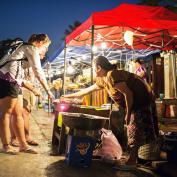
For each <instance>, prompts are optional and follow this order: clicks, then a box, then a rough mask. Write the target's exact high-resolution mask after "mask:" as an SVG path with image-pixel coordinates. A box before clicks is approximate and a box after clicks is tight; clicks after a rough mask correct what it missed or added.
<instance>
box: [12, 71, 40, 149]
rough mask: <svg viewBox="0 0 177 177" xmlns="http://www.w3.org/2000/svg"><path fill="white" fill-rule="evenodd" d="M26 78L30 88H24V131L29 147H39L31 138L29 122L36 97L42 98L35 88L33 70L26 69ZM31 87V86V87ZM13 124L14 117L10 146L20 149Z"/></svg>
mask: <svg viewBox="0 0 177 177" xmlns="http://www.w3.org/2000/svg"><path fill="white" fill-rule="evenodd" d="M24 78H25V80H26V82H27V81H28V87H29V89H30V90H31V91H30V90H29V89H26V88H24V87H23V88H22V95H21V96H22V97H23V103H22V104H23V112H22V115H23V120H24V131H25V138H26V142H27V143H28V145H32V146H38V143H37V142H36V141H34V140H33V139H32V138H31V137H30V125H29V123H30V122H29V120H30V114H31V111H32V108H33V106H34V104H35V96H41V93H40V91H39V90H38V89H37V88H35V87H34V84H32V83H34V74H33V71H32V68H27V69H25V72H24ZM29 85H30V86H29ZM12 122H13V115H12V118H11V121H10V132H11V142H10V145H12V146H14V147H19V142H18V140H17V138H16V136H15V133H14V131H13V128H12Z"/></svg>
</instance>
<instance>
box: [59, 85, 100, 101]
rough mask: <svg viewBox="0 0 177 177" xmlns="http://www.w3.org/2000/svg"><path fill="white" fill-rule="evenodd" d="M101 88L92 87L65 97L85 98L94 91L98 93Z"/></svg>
mask: <svg viewBox="0 0 177 177" xmlns="http://www.w3.org/2000/svg"><path fill="white" fill-rule="evenodd" d="M100 89H101V88H100V87H98V86H97V85H96V84H94V85H92V86H90V87H87V88H85V89H83V90H81V91H79V92H76V93H72V94H68V95H63V97H64V98H74V97H81V96H84V95H86V94H88V93H90V92H93V91H96V90H100Z"/></svg>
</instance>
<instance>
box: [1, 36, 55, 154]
mask: <svg viewBox="0 0 177 177" xmlns="http://www.w3.org/2000/svg"><path fill="white" fill-rule="evenodd" d="M50 43H51V41H50V39H49V37H48V36H47V35H46V34H33V35H31V37H30V38H29V40H28V43H27V44H23V45H21V46H20V47H19V48H18V49H17V50H16V51H15V52H13V53H12V55H10V56H9V57H10V59H11V62H8V63H6V64H5V65H4V66H3V67H1V68H0V105H1V107H0V112H1V117H0V136H1V141H2V148H3V152H4V153H9V154H16V153H17V151H16V150H15V149H14V148H13V147H12V146H10V145H9V120H10V118H11V115H12V113H13V115H15V116H14V117H15V118H14V119H13V121H12V126H13V129H14V131H15V135H16V137H17V139H18V141H19V145H20V147H19V152H25V153H37V152H36V151H35V150H34V149H32V148H31V147H30V146H29V145H28V144H27V142H26V138H25V133H24V122H23V117H22V110H23V104H22V103H23V100H22V98H23V97H22V96H20V95H21V94H22V90H21V87H22V86H23V87H27V88H28V84H27V83H26V82H25V81H24V80H23V64H24V63H25V64H26V65H27V67H32V70H33V72H34V75H35V77H36V78H37V79H38V80H39V82H40V83H41V85H42V86H43V88H44V89H45V91H46V92H47V94H48V96H49V98H51V99H52V98H53V94H52V93H51V91H50V89H49V86H48V84H47V80H46V78H45V74H44V72H43V70H42V67H41V62H40V58H41V56H45V53H46V52H47V51H48V47H49V45H50ZM25 58H26V59H27V60H18V61H16V60H17V59H25Z"/></svg>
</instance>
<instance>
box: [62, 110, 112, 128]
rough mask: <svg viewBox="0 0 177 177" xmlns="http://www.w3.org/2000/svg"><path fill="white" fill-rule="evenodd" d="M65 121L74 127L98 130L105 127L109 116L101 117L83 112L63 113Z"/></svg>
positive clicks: (67, 124)
mask: <svg viewBox="0 0 177 177" xmlns="http://www.w3.org/2000/svg"><path fill="white" fill-rule="evenodd" d="M61 114H62V115H63V116H62V120H63V123H64V124H65V125H66V126H68V127H70V128H73V129H79V130H98V129H101V128H102V127H104V124H105V122H106V120H108V119H109V118H106V117H100V116H95V115H90V114H83V113H70V112H62V113H61Z"/></svg>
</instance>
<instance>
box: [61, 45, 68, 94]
mask: <svg viewBox="0 0 177 177" xmlns="http://www.w3.org/2000/svg"><path fill="white" fill-rule="evenodd" d="M66 49H67V48H66V42H65V48H64V73H63V85H62V90H63V94H64V95H65V92H66V90H65V84H66V52H67V50H66Z"/></svg>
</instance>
